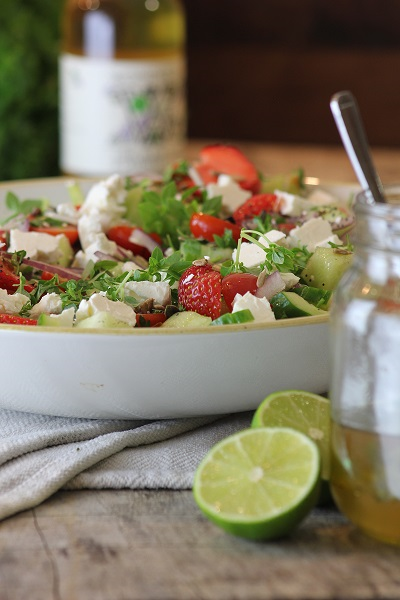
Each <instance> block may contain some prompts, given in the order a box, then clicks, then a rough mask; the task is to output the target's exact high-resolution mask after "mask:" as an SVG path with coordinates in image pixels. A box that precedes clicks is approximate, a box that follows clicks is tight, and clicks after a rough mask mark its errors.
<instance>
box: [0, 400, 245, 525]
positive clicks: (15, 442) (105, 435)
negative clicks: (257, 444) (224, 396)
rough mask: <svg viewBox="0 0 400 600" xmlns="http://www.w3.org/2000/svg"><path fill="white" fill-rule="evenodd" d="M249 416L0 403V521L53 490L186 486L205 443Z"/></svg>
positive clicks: (209, 443)
mask: <svg viewBox="0 0 400 600" xmlns="http://www.w3.org/2000/svg"><path fill="white" fill-rule="evenodd" d="M250 420H251V413H240V414H236V415H229V416H213V417H196V418H186V419H170V420H160V421H143V420H131V421H124V420H112V419H107V420H94V419H73V418H66V417H52V416H46V415H37V414H31V413H24V412H18V411H12V410H4V409H0V519H4V518H5V517H9V516H11V515H13V514H15V513H17V512H19V511H21V510H25V509H28V508H33V507H34V506H37V505H38V504H40V503H41V502H43V501H44V500H45V499H46V498H48V497H49V496H51V495H52V494H53V493H55V492H56V491H57V490H59V489H61V488H63V489H75V490H76V489H83V488H96V489H100V488H112V489H121V488H131V489H144V488H149V489H157V488H169V489H190V488H191V486H192V482H193V476H194V472H195V470H196V467H197V465H198V464H199V462H200V460H201V459H202V458H203V456H204V455H205V454H206V453H207V451H208V450H209V449H210V448H211V446H213V445H214V444H215V443H216V442H217V441H219V440H220V439H222V438H224V437H226V436H227V435H230V434H231V433H234V432H236V431H239V430H241V429H244V428H245V427H248V426H249V424H250Z"/></svg>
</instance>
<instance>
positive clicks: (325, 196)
mask: <svg viewBox="0 0 400 600" xmlns="http://www.w3.org/2000/svg"><path fill="white" fill-rule="evenodd" d="M308 202H309V203H310V206H330V205H332V204H334V205H336V206H337V204H338V199H337V198H335V197H334V196H332V194H329V192H325V190H321V189H316V190H314V191H313V192H311V194H310V195H309V196H308Z"/></svg>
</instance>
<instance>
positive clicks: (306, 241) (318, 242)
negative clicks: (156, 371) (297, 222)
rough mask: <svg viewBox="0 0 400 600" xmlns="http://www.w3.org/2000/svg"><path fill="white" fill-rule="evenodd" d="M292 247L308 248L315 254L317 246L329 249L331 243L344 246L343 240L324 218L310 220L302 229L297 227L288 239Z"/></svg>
mask: <svg viewBox="0 0 400 600" xmlns="http://www.w3.org/2000/svg"><path fill="white" fill-rule="evenodd" d="M287 240H288V242H289V245H290V246H291V247H296V246H306V248H307V250H308V251H309V252H314V251H315V248H316V247H317V246H323V247H325V248H327V247H329V242H333V243H334V244H338V245H340V244H342V243H343V242H342V241H341V239H340V238H339V237H338V236H337V235H336V234H334V233H333V232H332V228H331V226H330V224H329V223H328V221H325V219H323V218H322V217H317V218H314V219H309V220H308V221H306V222H305V223H304V224H303V225H301V226H300V227H295V228H294V229H292V230H291V231H290V233H289V236H288V238H287Z"/></svg>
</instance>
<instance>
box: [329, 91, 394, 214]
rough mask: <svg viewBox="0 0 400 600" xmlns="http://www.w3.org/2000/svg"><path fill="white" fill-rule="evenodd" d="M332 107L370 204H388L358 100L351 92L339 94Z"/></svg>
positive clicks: (349, 155) (332, 100)
mask: <svg viewBox="0 0 400 600" xmlns="http://www.w3.org/2000/svg"><path fill="white" fill-rule="evenodd" d="M330 106H331V111H332V114H333V117H334V119H335V122H336V127H337V128H338V131H339V134H340V137H341V138H342V142H343V146H344V148H345V150H346V152H347V156H348V157H349V159H350V162H351V164H352V167H353V169H354V172H355V174H356V175H357V179H358V181H359V182H360V184H361V187H362V189H363V190H364V191H366V192H367V194H368V195H369V196H370V203H371V204H373V203H374V202H387V200H386V197H385V193H384V191H383V185H382V182H381V180H380V177H379V175H378V173H377V171H376V169H375V166H374V163H373V161H372V157H371V152H370V149H369V144H368V140H367V136H366V133H365V129H364V125H363V122H362V119H361V115H360V111H359V108H358V104H357V101H356V99H355V98H354V96H353V94H352V93H351V92H348V91H343V92H337V93H336V94H334V95H333V96H332V98H331V102H330Z"/></svg>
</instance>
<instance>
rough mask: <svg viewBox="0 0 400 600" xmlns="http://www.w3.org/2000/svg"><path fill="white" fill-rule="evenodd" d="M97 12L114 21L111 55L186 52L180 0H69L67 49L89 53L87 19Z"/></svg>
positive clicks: (135, 56) (130, 56) (65, 26)
mask: <svg viewBox="0 0 400 600" xmlns="http://www.w3.org/2000/svg"><path fill="white" fill-rule="evenodd" d="M95 12H98V13H103V14H104V15H105V16H107V18H108V19H109V20H110V21H111V22H112V23H113V27H114V44H113V48H112V51H111V53H110V56H109V58H115V59H118V58H120V59H146V58H147V59H151V58H158V59H159V58H169V57H172V56H174V55H177V54H183V51H184V44H185V17H184V12H183V8H182V4H181V3H180V1H179V0H67V4H66V7H65V11H64V19H63V48H62V50H63V52H68V53H71V54H77V55H85V54H86V50H85V46H86V44H85V42H86V40H85V35H87V33H86V34H85V31H86V32H87V30H86V29H85V27H84V20H85V19H87V17H88V15H89V16H90V14H94V13H95ZM92 56H93V57H94V58H95V57H96V56H95V54H93V55H92Z"/></svg>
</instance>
